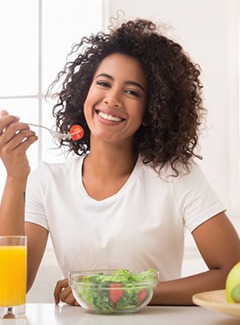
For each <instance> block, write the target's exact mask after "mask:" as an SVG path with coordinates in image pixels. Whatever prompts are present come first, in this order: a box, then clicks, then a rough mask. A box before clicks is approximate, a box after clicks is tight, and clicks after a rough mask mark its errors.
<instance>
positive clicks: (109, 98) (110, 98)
mask: <svg viewBox="0 0 240 325" xmlns="http://www.w3.org/2000/svg"><path fill="white" fill-rule="evenodd" d="M104 103H105V104H107V105H108V106H110V107H120V106H121V99H120V96H119V95H118V94H116V93H113V92H112V93H108V94H107V95H106V97H105V98H104Z"/></svg>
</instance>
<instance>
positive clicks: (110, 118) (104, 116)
mask: <svg viewBox="0 0 240 325" xmlns="http://www.w3.org/2000/svg"><path fill="white" fill-rule="evenodd" d="M96 112H97V114H98V116H100V117H101V118H102V119H104V120H107V121H113V122H121V121H124V119H123V118H120V117H117V116H114V115H108V114H106V113H104V112H102V111H99V110H96Z"/></svg>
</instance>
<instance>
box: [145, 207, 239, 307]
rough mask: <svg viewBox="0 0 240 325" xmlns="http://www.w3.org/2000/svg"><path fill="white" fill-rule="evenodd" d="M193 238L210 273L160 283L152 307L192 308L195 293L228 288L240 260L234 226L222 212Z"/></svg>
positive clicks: (206, 223)
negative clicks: (230, 274) (175, 306)
mask: <svg viewBox="0 0 240 325" xmlns="http://www.w3.org/2000/svg"><path fill="white" fill-rule="evenodd" d="M192 235H193V237H194V239H195V242H196V244H197V247H198V249H199V251H200V253H201V255H202V257H203V259H204V261H205V263H206V265H207V266H208V268H209V271H206V272H203V273H199V274H196V275H192V276H188V277H185V278H182V279H177V280H173V281H165V282H160V283H159V284H158V286H157V288H156V291H155V293H154V296H153V299H152V301H151V304H152V305H192V304H193V302H192V296H193V295H194V294H195V293H198V292H204V291H210V290H218V289H224V288H225V281H226V277H227V274H228V272H229V271H230V269H231V268H232V267H233V266H234V265H235V264H236V263H237V262H238V261H240V241H239V237H238V234H237V233H236V231H235V229H234V227H233V225H232V224H231V222H230V221H229V219H228V217H227V216H226V215H225V213H223V212H222V213H220V214H218V215H216V216H214V217H213V218H211V219H209V220H208V221H206V222H204V223H203V224H201V225H200V226H199V227H197V228H196V229H195V230H194V231H193V233H192ZM160 273H161V270H160Z"/></svg>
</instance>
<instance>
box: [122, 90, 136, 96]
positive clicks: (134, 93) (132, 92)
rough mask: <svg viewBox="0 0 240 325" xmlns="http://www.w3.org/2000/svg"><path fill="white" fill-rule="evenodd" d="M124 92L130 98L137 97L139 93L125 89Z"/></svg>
mask: <svg viewBox="0 0 240 325" xmlns="http://www.w3.org/2000/svg"><path fill="white" fill-rule="evenodd" d="M125 92H126V93H127V94H128V95H130V96H134V97H139V93H138V92H137V91H135V90H132V89H127V90H126V91H125Z"/></svg>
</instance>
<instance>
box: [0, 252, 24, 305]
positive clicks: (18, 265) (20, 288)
mask: <svg viewBox="0 0 240 325" xmlns="http://www.w3.org/2000/svg"><path fill="white" fill-rule="evenodd" d="M26 262H27V249H26V246H0V306H2V307H5V306H7V307H9V306H17V305H23V304H25V303H26V264H27V263H26Z"/></svg>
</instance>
